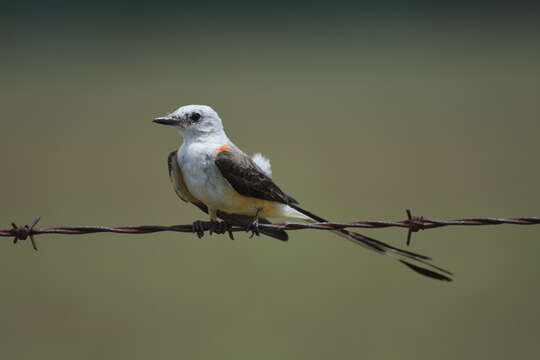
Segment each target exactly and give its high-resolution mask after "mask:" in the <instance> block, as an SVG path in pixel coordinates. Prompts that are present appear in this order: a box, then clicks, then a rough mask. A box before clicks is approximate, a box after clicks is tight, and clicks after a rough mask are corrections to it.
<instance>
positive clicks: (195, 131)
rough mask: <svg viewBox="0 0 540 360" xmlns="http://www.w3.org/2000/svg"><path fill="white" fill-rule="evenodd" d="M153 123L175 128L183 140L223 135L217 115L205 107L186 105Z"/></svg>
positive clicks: (221, 125) (208, 107)
mask: <svg viewBox="0 0 540 360" xmlns="http://www.w3.org/2000/svg"><path fill="white" fill-rule="evenodd" d="M154 122H155V123H157V124H162V125H169V126H173V127H175V128H176V129H177V130H178V131H179V132H180V133H181V134H182V136H183V137H184V139H189V138H197V137H200V136H212V135H218V134H223V124H222V123H221V119H220V118H219V115H218V114H217V113H216V112H215V111H214V109H212V108H211V107H210V106H207V105H186V106H181V107H179V108H178V109H177V110H176V111H174V112H172V113H170V114H169V115H167V116H163V117H159V118H157V119H154Z"/></svg>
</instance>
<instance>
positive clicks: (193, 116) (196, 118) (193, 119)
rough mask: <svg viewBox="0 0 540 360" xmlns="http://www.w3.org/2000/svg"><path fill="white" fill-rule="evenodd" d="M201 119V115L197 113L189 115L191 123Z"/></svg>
mask: <svg viewBox="0 0 540 360" xmlns="http://www.w3.org/2000/svg"><path fill="white" fill-rule="evenodd" d="M200 118H201V114H199V113H196V112H194V113H192V114H191V115H189V119H190V120H191V121H199V119H200Z"/></svg>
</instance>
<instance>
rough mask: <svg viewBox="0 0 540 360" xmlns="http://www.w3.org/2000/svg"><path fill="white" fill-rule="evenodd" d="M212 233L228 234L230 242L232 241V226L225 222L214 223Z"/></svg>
mask: <svg viewBox="0 0 540 360" xmlns="http://www.w3.org/2000/svg"><path fill="white" fill-rule="evenodd" d="M213 231H214V232H215V233H216V234H225V233H228V234H229V238H230V239H231V240H234V236H233V233H232V225H231V224H229V223H227V222H225V221H222V222H219V221H216V224H215V227H214V229H213Z"/></svg>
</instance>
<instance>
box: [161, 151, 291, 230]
mask: <svg viewBox="0 0 540 360" xmlns="http://www.w3.org/2000/svg"><path fill="white" fill-rule="evenodd" d="M167 165H168V168H169V177H170V179H171V183H172V185H173V188H174V191H176V194H177V195H178V197H179V198H180V199H182V200H184V201H185V202H190V203H192V204H193V205H195V206H197V207H198V208H199V209H201V211H202V212H205V213H207V214H208V207H207V206H206V205H205V204H204V203H203V202H201V201H200V200H199V199H197V198H196V197H195V196H193V194H192V193H191V192H190V191H189V189H188V188H187V186H186V183H185V182H184V176H183V175H182V171H181V169H180V164H178V161H177V157H176V151H173V152H171V153H170V154H169V156H168V158H167ZM217 216H218V217H219V218H220V219H223V220H225V222H227V223H228V224H231V225H240V226H246V227H247V226H248V225H249V224H251V222H252V221H253V219H252V218H251V217H250V216H244V215H237V214H229V213H226V212H223V211H218V212H217ZM259 221H260V223H261V224H271V223H270V221H268V220H267V219H265V218H260V219H259ZM260 231H261V233H263V234H265V235H267V236H270V237H273V238H276V239H279V240H282V241H287V240H288V239H289V236H288V235H287V233H286V232H285V230H280V229H260Z"/></svg>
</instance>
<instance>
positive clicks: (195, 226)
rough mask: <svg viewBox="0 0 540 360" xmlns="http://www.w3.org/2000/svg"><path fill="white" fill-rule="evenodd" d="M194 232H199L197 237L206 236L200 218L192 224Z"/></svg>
mask: <svg viewBox="0 0 540 360" xmlns="http://www.w3.org/2000/svg"><path fill="white" fill-rule="evenodd" d="M191 228H192V231H193V233H195V234H197V237H198V238H199V239H200V238H202V237H203V236H204V226H203V222H202V221H200V220H197V221H194V222H193V224H192V225H191Z"/></svg>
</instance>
